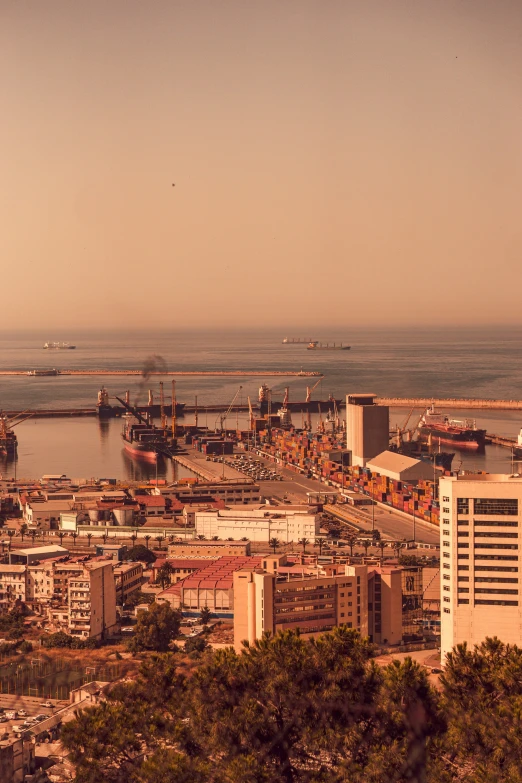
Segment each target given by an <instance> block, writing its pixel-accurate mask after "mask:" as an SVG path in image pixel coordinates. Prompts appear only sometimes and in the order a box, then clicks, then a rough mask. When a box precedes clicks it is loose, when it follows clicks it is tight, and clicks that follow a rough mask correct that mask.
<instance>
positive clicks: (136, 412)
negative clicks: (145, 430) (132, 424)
mask: <svg viewBox="0 0 522 783" xmlns="http://www.w3.org/2000/svg"><path fill="white" fill-rule="evenodd" d="M116 399H117V400H118V402H121V404H122V405H123V407H124V408H125V410H127V411H129V413H132V414H133V416H136V418H137V419H138V421H141V423H142V424H146V425H147V427H149V426H150V425H149V422H148V421H147V419H146V418H145V416H143V414H141V413H140V412H139V410H138V409H137V408H135V407H134V405H131V404H130V402H125V400H122V399H121V398H120V397H116Z"/></svg>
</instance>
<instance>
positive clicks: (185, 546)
mask: <svg viewBox="0 0 522 783" xmlns="http://www.w3.org/2000/svg"><path fill="white" fill-rule="evenodd" d="M250 551H251V547H250V541H199V540H194V541H174V542H173V543H172V544H169V556H172V557H180V558H181V557H183V558H191V557H195V558H201V559H203V558H210V559H212V560H217V558H218V557H248V556H249V555H250Z"/></svg>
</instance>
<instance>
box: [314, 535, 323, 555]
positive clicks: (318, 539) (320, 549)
mask: <svg viewBox="0 0 522 783" xmlns="http://www.w3.org/2000/svg"><path fill="white" fill-rule="evenodd" d="M315 543H316V546H318V547H319V556H321V555H322V554H323V546H324V545H325V544H326V539H325V538H316V539H315Z"/></svg>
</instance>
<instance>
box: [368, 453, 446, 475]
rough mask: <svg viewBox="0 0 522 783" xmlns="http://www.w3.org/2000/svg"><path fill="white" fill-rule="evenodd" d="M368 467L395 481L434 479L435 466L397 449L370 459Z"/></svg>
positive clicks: (373, 471)
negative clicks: (398, 452)
mask: <svg viewBox="0 0 522 783" xmlns="http://www.w3.org/2000/svg"><path fill="white" fill-rule="evenodd" d="M366 467H367V468H369V469H370V470H371V471H372V473H379V474H380V475H381V476H387V477H388V478H390V479H393V480H394V481H407V482H410V483H411V482H413V483H415V482H416V481H421V480H422V479H428V480H429V481H433V466H432V465H429V464H428V463H427V462H423V461H422V460H420V459H414V458H413V457H406V456H405V455H404V454H397V453H396V452H395V451H383V452H382V454H377V456H376V457H373V458H372V459H370V460H368V461H367V463H366Z"/></svg>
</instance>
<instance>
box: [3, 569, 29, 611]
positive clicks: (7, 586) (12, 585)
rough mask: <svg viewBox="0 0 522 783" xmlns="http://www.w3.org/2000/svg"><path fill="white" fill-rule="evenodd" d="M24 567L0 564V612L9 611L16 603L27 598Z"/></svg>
mask: <svg viewBox="0 0 522 783" xmlns="http://www.w3.org/2000/svg"><path fill="white" fill-rule="evenodd" d="M25 571H26V569H25V566H24V565H7V564H4V563H0V610H2V611H9V609H11V608H12V607H13V606H14V604H15V602H16V601H24V602H25V600H26V597H27V577H26V573H25Z"/></svg>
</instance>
